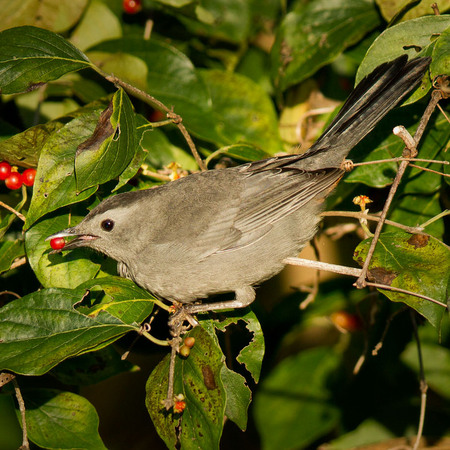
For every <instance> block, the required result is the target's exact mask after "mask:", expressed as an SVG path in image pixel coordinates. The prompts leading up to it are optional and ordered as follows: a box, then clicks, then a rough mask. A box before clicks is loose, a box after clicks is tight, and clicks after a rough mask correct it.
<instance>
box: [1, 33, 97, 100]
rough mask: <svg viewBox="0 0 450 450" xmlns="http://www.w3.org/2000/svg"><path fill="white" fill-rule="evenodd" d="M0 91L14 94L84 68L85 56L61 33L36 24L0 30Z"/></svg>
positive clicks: (86, 63)
mask: <svg viewBox="0 0 450 450" xmlns="http://www.w3.org/2000/svg"><path fill="white" fill-rule="evenodd" d="M0 43H1V44H0V92H1V93H2V94H17V93H19V92H24V91H27V90H31V89H34V88H36V87H39V85H40V84H42V83H46V82H47V81H52V80H56V79H58V78H59V77H60V76H62V75H64V74H65V73H68V72H73V71H76V70H80V69H84V68H85V67H89V66H90V65H91V63H90V62H89V60H88V59H87V57H86V56H85V55H84V54H83V53H82V52H80V51H79V50H78V49H77V48H75V47H74V46H73V45H72V44H70V43H69V42H67V41H66V40H65V39H64V38H62V37H61V36H58V35H57V34H55V33H52V32H51V31H47V30H43V29H41V28H35V27H29V26H25V27H17V28H11V29H9V30H5V31H2V32H1V33H0Z"/></svg>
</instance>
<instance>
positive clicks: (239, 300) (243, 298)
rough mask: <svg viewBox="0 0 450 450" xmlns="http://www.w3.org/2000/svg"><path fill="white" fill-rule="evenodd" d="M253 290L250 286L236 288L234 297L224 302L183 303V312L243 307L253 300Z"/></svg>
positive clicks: (194, 312) (191, 312) (193, 312)
mask: <svg viewBox="0 0 450 450" xmlns="http://www.w3.org/2000/svg"><path fill="white" fill-rule="evenodd" d="M255 295H256V294H255V290H254V289H253V288H252V287H251V286H245V287H243V288H240V289H236V298H235V299H234V300H228V301H224V302H212V303H201V304H198V305H192V304H188V305H183V307H182V308H183V309H184V310H185V312H187V313H189V314H197V313H202V312H208V311H218V310H220V309H235V308H245V307H246V306H248V305H250V304H251V303H253V300H255Z"/></svg>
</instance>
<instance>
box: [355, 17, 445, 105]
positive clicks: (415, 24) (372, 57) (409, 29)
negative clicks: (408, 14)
mask: <svg viewBox="0 0 450 450" xmlns="http://www.w3.org/2000/svg"><path fill="white" fill-rule="evenodd" d="M449 26H450V17H449V16H448V15H441V16H431V15H430V16H426V17H419V18H417V19H412V20H409V21H407V22H402V23H399V24H398V25H394V26H393V27H391V28H388V29H387V30H385V31H384V32H383V33H381V34H380V36H378V37H377V39H375V41H374V42H373V44H372V45H371V46H370V48H369V50H368V51H367V54H366V57H365V58H364V60H363V62H362V63H361V65H360V66H359V69H358V72H357V74H356V81H355V83H356V84H358V83H359V82H360V81H361V80H362V79H363V78H364V77H365V76H366V75H368V74H369V73H370V72H372V71H373V70H374V69H375V67H377V66H379V65H380V64H381V63H382V62H384V61H392V60H393V59H395V58H396V57H398V56H400V55H403V54H405V53H406V54H408V55H409V57H410V58H414V57H416V56H426V55H431V52H432V50H433V46H434V44H435V39H434V37H435V36H436V34H437V33H442V32H443V31H444V30H445V29H446V28H448V27H449ZM430 87H431V85H430V82H429V80H428V77H424V81H422V85H421V86H419V87H418V88H417V89H416V91H415V93H413V94H412V96H410V97H409V99H408V100H407V101H406V102H405V103H412V102H413V101H416V100H418V99H419V98H421V97H423V96H424V95H425V94H426V93H427V92H428V90H429V89H430Z"/></svg>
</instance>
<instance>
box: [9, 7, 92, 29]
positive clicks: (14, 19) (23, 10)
mask: <svg viewBox="0 0 450 450" xmlns="http://www.w3.org/2000/svg"><path fill="white" fill-rule="evenodd" d="M87 2H88V0H71V1H70V2H62V1H60V0H46V1H45V2H41V1H39V0H21V1H20V4H17V3H16V2H12V1H10V0H0V11H1V12H2V14H1V16H0V30H6V29H7V28H13V27H18V26H21V25H34V26H36V27H39V28H45V29H47V30H52V31H55V32H57V33H60V32H62V31H66V30H68V29H69V28H72V27H73V26H74V25H75V24H76V23H77V22H78V20H79V19H80V16H81V14H82V13H83V11H84V8H85V7H86V5H87ZM19 5H20V6H19Z"/></svg>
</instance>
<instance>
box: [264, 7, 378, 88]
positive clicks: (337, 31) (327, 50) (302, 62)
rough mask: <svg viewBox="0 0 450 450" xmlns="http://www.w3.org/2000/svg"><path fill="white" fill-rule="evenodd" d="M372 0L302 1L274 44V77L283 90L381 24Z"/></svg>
mask: <svg viewBox="0 0 450 450" xmlns="http://www.w3.org/2000/svg"><path fill="white" fill-rule="evenodd" d="M379 20H380V19H379V17H378V13H377V11H376V9H375V8H374V4H373V2H372V1H370V0H356V1H355V0H318V1H317V0H316V1H314V2H308V3H303V2H299V3H298V6H297V8H296V9H295V10H294V11H292V12H290V13H288V14H287V15H286V16H285V17H284V19H283V21H282V23H281V26H280V28H279V31H278V33H277V37H276V41H275V44H274V45H273V47H272V78H273V79H274V80H275V85H276V86H277V88H278V89H279V90H281V91H284V90H285V89H287V88H288V87H289V86H292V85H294V84H297V83H299V82H301V81H303V80H305V79H306V78H308V77H310V76H311V75H313V74H314V73H315V72H316V71H317V70H318V69H319V68H320V67H323V66H324V65H326V64H328V63H329V62H331V61H333V60H334V59H335V58H336V57H337V56H338V55H339V54H340V53H342V51H343V50H344V49H346V48H347V47H349V46H351V45H352V44H355V43H356V42H358V41H359V40H360V39H361V38H362V37H363V36H364V35H365V34H366V33H367V32H368V31H370V30H372V29H373V28H375V27H376V26H377V25H378V24H379Z"/></svg>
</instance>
